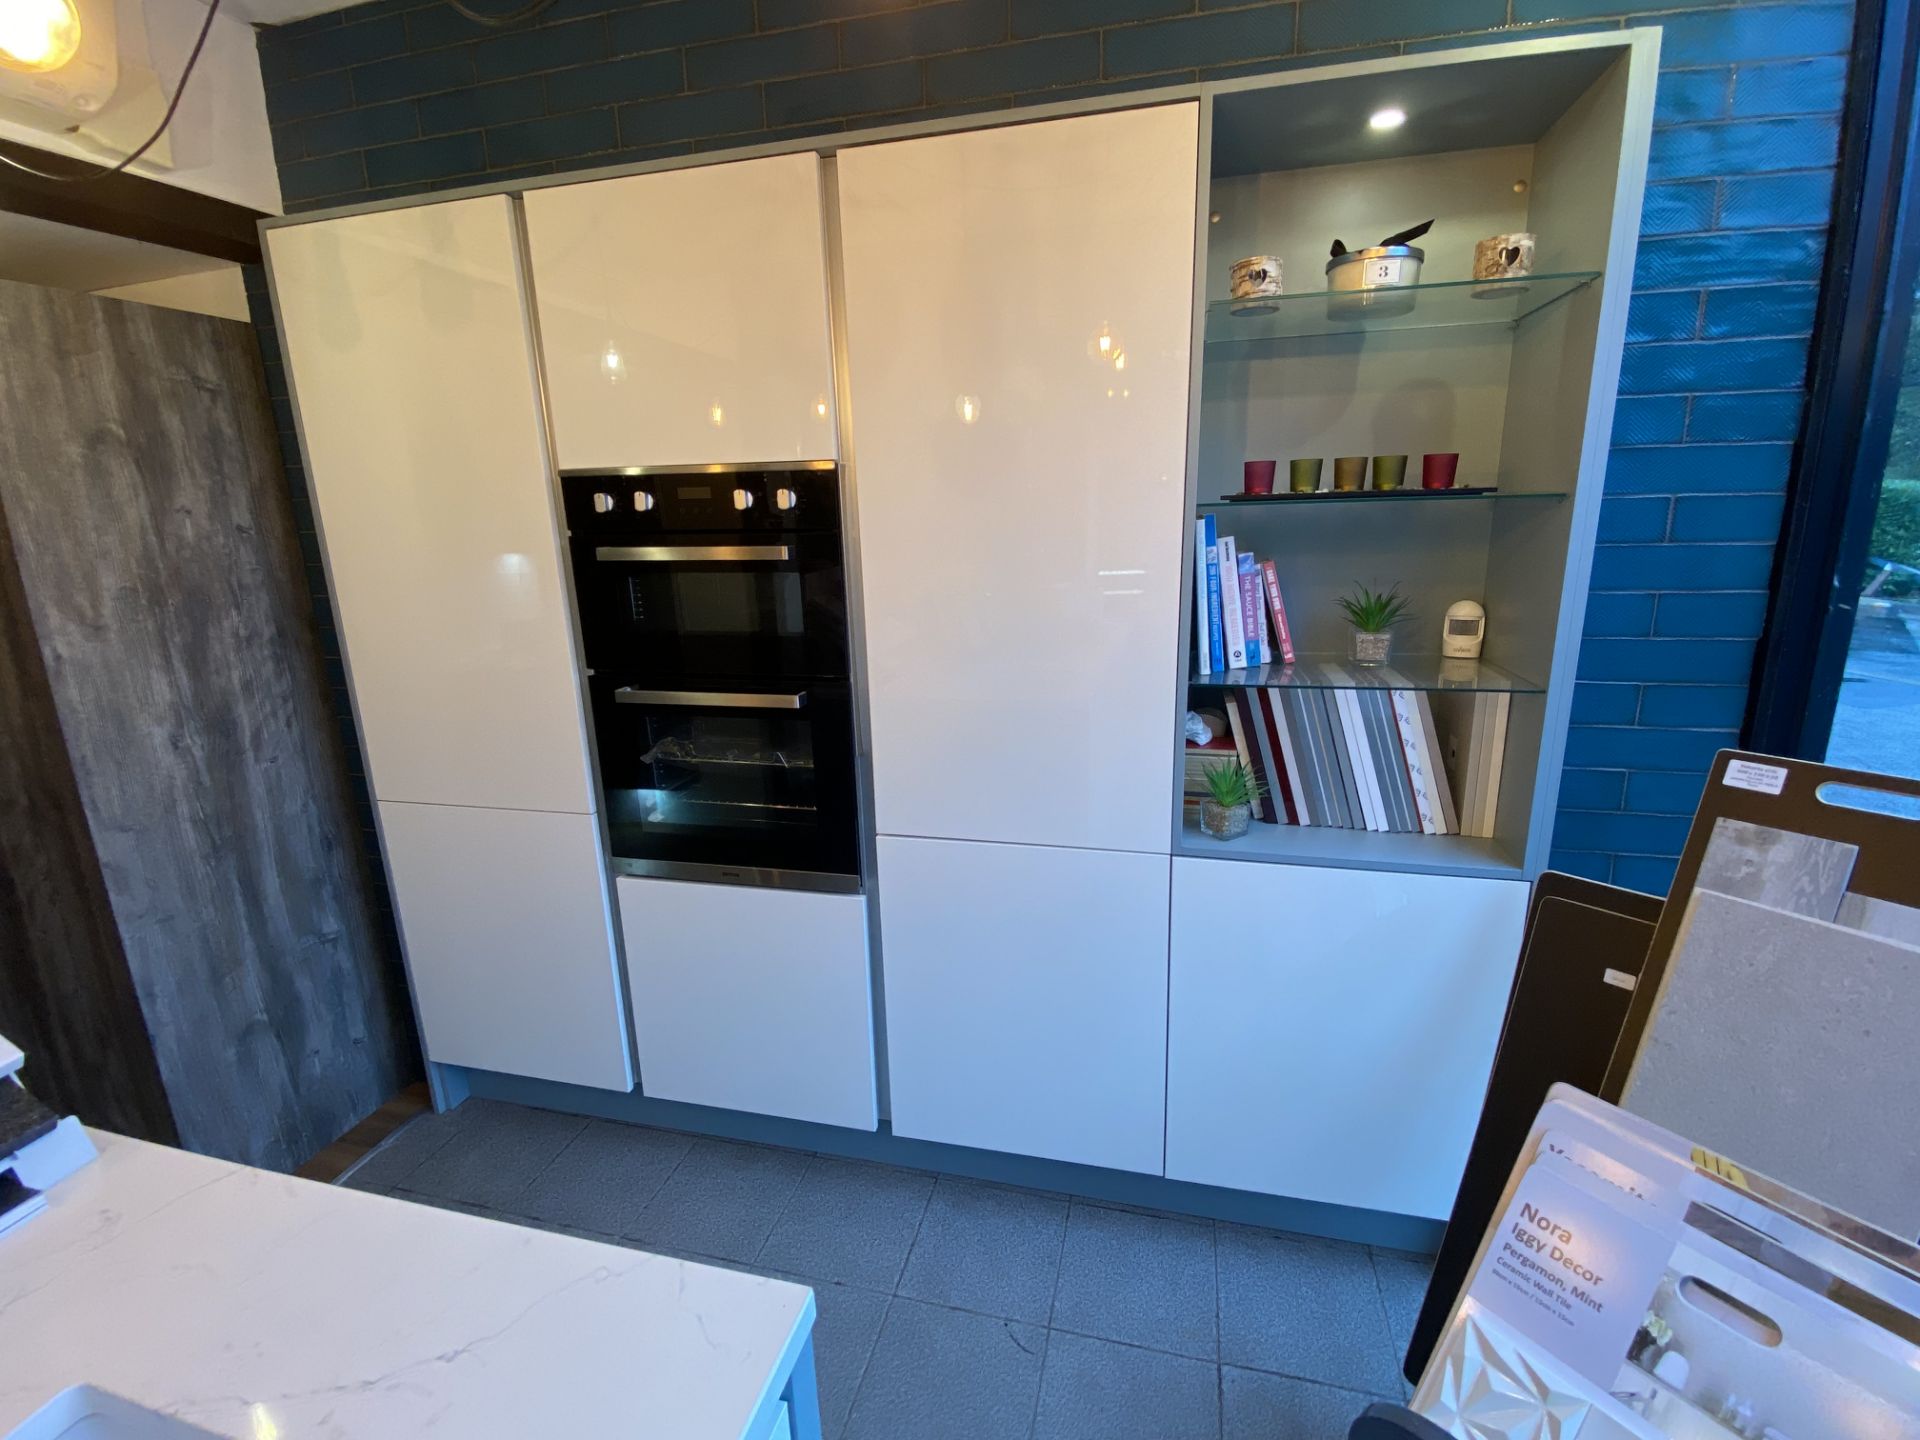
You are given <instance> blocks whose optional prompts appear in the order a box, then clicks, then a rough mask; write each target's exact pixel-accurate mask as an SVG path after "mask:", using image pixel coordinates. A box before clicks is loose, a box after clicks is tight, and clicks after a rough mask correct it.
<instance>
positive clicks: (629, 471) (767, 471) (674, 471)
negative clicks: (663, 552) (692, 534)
mask: <svg viewBox="0 0 1920 1440" xmlns="http://www.w3.org/2000/svg"><path fill="white" fill-rule="evenodd" d="M838 463H839V462H838V461H835V460H767V461H762V462H759V463H750V462H730V463H728V464H725V465H614V466H609V467H608V468H607V469H605V470H562V471H561V472H560V474H561V477H562V478H563V479H570V478H572V477H573V476H576V475H579V476H586V477H592V476H596V475H606V476H620V475H772V474H776V473H780V472H786V471H793V470H831V469H833V468H834V467H835V466H836V465H837V464H838Z"/></svg>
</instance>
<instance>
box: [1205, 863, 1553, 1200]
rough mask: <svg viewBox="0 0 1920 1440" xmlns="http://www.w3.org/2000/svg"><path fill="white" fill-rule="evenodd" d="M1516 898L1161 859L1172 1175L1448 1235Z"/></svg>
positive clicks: (1501, 990)
mask: <svg viewBox="0 0 1920 1440" xmlns="http://www.w3.org/2000/svg"><path fill="white" fill-rule="evenodd" d="M1526 910H1527V886H1526V884H1525V883H1524V882H1522V881H1518V880H1470V879H1460V878H1455V877H1450V876H1436V875H1399V874H1392V873H1388V872H1385V871H1374V870H1332V869H1317V868H1307V867H1300V866H1289V865H1253V864H1244V863H1238V862H1234V861H1224V860H1187V859H1175V860H1174V862H1173V954H1172V958H1171V966H1172V984H1171V987H1170V1002H1169V1003H1170V1015H1169V1019H1168V1027H1167V1030H1168V1049H1167V1174H1168V1175H1169V1176H1170V1177H1172V1178H1174V1179H1177V1180H1193V1181H1197V1182H1199V1183H1201V1184H1204V1185H1224V1186H1227V1187H1228V1188H1230V1189H1235V1190H1255V1191H1260V1192H1263V1193H1266V1194H1272V1195H1288V1196H1294V1197H1297V1198H1300V1199H1305V1200H1319V1201H1325V1202H1326V1203H1328V1204H1333V1205H1352V1206H1357V1207H1359V1208H1361V1209H1367V1210H1385V1211H1390V1212H1393V1213H1396V1214H1401V1215H1417V1216H1422V1217H1425V1218H1429V1219H1445V1218H1446V1216H1447V1215H1448V1214H1449V1213H1450V1212H1451V1210H1452V1208H1453V1198H1454V1192H1455V1191H1456V1190H1457V1189H1459V1186H1460V1175H1461V1171H1462V1170H1463V1169H1464V1168H1465V1166H1466V1160H1467V1147H1468V1146H1469V1145H1470V1144H1471V1143H1472V1141H1473V1132H1474V1128H1475V1126H1477V1125H1478V1124H1479V1121H1480V1109H1481V1103H1482V1101H1483V1099H1484V1097H1485V1092H1486V1083H1487V1075H1488V1073H1489V1072H1490V1071H1491V1069H1492V1067H1493V1055H1494V1050H1495V1048H1496V1047H1497V1046H1498V1044H1499V1040H1500V1026H1501V1023H1502V1021H1503V1019H1504V1018H1505V1015H1506V1009H1507V994H1508V991H1509V989H1510V988H1511V986H1512V983H1513V972H1514V966H1515V964H1516V963H1517V962H1518V959H1519V953H1520V933H1521V929H1522V927H1523V926H1524V924H1525V921H1526Z"/></svg>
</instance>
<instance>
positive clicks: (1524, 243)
mask: <svg viewBox="0 0 1920 1440" xmlns="http://www.w3.org/2000/svg"><path fill="white" fill-rule="evenodd" d="M1533 247H1534V237H1533V235H1532V234H1531V233H1530V232H1527V231H1524V230H1523V231H1520V232H1518V233H1516V234H1512V235H1489V236H1488V237H1487V238H1486V239H1484V240H1482V241H1479V242H1478V243H1477V244H1475V245H1474V247H1473V278H1474V279H1476V280H1511V279H1514V278H1515V277H1516V276H1520V275H1531V274H1532V273H1533Z"/></svg>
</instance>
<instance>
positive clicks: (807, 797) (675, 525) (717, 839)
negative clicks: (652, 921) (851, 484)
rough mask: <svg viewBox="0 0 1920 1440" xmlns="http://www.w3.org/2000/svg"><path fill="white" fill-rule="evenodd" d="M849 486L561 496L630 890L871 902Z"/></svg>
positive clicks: (824, 471)
mask: <svg viewBox="0 0 1920 1440" xmlns="http://www.w3.org/2000/svg"><path fill="white" fill-rule="evenodd" d="M837 479H838V477H837V475H836V474H835V472H834V470H833V468H832V467H831V466H830V465H828V466H813V467H808V468H800V469H792V470H734V471H728V472H719V473H716V472H714V471H711V470H707V471H699V472H687V473H674V474H661V475H638V476H636V475H631V474H624V473H621V474H607V473H600V474H593V473H588V474H569V475H567V476H565V477H564V478H563V480H562V488H563V490H564V493H565V500H566V514H567V527H568V530H569V533H570V537H571V538H570V544H571V550H572V558H573V571H574V589H575V593H576V595H577V597H578V603H579V606H580V632H581V637H582V641H583V644H584V646H585V652H586V661H587V666H588V668H589V670H590V672H591V675H590V679H589V690H590V694H591V700H592V709H593V726H594V735H595V739H596V741H597V745H598V750H599V756H600V778H601V784H602V788H603V790H604V798H605V806H604V808H605V811H606V817H607V833H608V841H609V845H610V847H611V850H612V855H613V862H614V866H615V868H616V869H618V870H619V871H621V872H622V873H625V874H628V875H652V876H667V877H673V878H679V879H691V880H719V881H732V882H736V883H748V884H762V885H783V886H788V887H791V888H797V889H814V890H843V891H854V890H858V889H859V888H860V853H859V851H860V846H859V818H858V810H857V803H856V798H855V797H856V785H855V775H854V722H853V694H852V682H851V679H850V672H849V666H848V659H847V656H848V647H847V609H846V575H845V565H844V557H843V553H842V549H841V535H840V509H839V503H840V502H839V486H838V483H837Z"/></svg>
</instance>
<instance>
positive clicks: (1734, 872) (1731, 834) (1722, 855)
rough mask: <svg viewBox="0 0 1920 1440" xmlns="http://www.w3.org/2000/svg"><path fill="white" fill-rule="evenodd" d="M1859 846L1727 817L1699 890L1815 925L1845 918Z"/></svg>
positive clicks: (1703, 863) (1716, 832)
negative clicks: (1844, 907) (1843, 909)
mask: <svg viewBox="0 0 1920 1440" xmlns="http://www.w3.org/2000/svg"><path fill="white" fill-rule="evenodd" d="M1859 854H1860V847H1859V846H1858V845H1848V844H1846V843H1845V842H1844V841H1840V840H1823V839H1821V838H1820V837H1819V836H1817V835H1802V834H1800V833H1798V832H1797V831H1793V830H1776V829H1774V828H1773V826H1771V825H1754V824H1751V823H1750V822H1748V821H1745V820H1735V819H1733V818H1732V817H1730V816H1726V815H1722V816H1721V817H1720V818H1719V819H1718V820H1715V821H1714V822H1713V838H1712V839H1710V840H1708V841H1707V853H1706V854H1705V855H1703V856H1701V858H1700V874H1699V877H1698V878H1697V879H1696V880H1695V881H1694V885H1695V886H1696V887H1697V888H1699V889H1701V890H1711V891H1713V892H1714V893H1715V894H1718V895H1731V896H1733V897H1734V898H1735V899H1738V900H1751V901H1753V902H1754V903H1755V904H1756V905H1770V906H1772V907H1773V908H1774V909H1776V910H1786V911H1789V912H1791V913H1792V914H1795V915H1805V916H1808V917H1809V918H1811V919H1814V920H1831V919H1833V918H1834V917H1835V916H1837V915H1838V914H1839V913H1840V901H1841V898H1842V897H1843V896H1844V895H1845V894H1846V893H1847V881H1848V879H1849V878H1850V877H1851V876H1852V875H1853V862H1854V860H1855V858H1856V857H1857V856H1858V855H1859Z"/></svg>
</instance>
